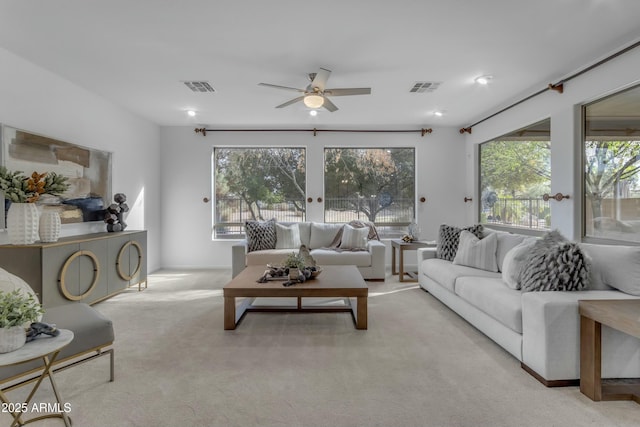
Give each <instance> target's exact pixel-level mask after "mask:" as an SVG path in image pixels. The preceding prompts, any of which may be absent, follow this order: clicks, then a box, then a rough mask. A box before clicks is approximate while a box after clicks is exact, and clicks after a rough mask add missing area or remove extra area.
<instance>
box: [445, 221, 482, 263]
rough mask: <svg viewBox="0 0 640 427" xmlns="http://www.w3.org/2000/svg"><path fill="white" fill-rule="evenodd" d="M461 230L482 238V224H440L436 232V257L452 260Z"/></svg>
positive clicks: (456, 249)
mask: <svg viewBox="0 0 640 427" xmlns="http://www.w3.org/2000/svg"><path fill="white" fill-rule="evenodd" d="M462 230H466V231H470V232H471V233H473V234H474V235H475V236H476V237H477V238H479V239H481V238H482V224H476V225H472V226H470V227H465V228H458V227H453V226H450V225H446V224H442V225H441V226H440V230H439V232H438V243H437V246H436V258H440V259H444V260H447V261H453V259H454V258H455V257H456V252H457V251H458V244H459V243H460V233H461V232H462Z"/></svg>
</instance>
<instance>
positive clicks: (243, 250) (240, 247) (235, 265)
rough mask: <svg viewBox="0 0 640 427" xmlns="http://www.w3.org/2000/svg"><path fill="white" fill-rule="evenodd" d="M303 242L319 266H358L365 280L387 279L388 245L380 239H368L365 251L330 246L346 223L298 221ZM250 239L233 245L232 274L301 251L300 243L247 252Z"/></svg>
mask: <svg viewBox="0 0 640 427" xmlns="http://www.w3.org/2000/svg"><path fill="white" fill-rule="evenodd" d="M285 224H287V225H293V226H297V227H298V229H299V233H300V242H301V244H303V245H306V246H307V247H308V248H309V249H310V251H311V256H312V257H313V258H314V259H315V261H316V263H317V264H318V265H319V266H323V265H355V266H357V267H358V270H360V273H361V274H362V277H363V278H364V279H366V280H384V278H385V248H386V246H385V244H384V243H382V242H380V241H379V240H375V239H373V240H368V241H366V243H365V249H366V250H348V249H347V250H340V249H339V248H336V249H337V250H336V249H332V248H329V247H330V246H331V244H332V243H334V239H335V237H336V235H337V234H338V232H339V231H340V230H341V229H342V228H343V226H344V224H330V223H319V222H301V223H296V224H290V223H285ZM247 248H248V245H247V240H246V239H245V240H242V241H240V242H237V243H235V244H234V245H233V246H232V255H231V256H232V274H233V277H235V276H236V275H238V274H239V273H240V272H241V271H242V270H244V268H245V267H246V266H247V265H264V266H266V265H267V264H280V263H282V261H283V260H284V259H285V258H286V257H287V255H289V254H290V253H291V252H298V250H299V247H298V246H297V245H295V246H292V247H289V248H283V249H266V250H257V251H252V252H248V251H247Z"/></svg>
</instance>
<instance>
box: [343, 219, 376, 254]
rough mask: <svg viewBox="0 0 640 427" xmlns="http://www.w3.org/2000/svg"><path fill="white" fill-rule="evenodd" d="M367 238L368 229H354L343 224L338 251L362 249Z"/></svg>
mask: <svg viewBox="0 0 640 427" xmlns="http://www.w3.org/2000/svg"><path fill="white" fill-rule="evenodd" d="M368 236H369V228H368V227H364V228H355V227H352V226H350V225H349V224H345V226H344V228H343V229H342V240H341V242H340V249H364V248H366V247H367V237H368Z"/></svg>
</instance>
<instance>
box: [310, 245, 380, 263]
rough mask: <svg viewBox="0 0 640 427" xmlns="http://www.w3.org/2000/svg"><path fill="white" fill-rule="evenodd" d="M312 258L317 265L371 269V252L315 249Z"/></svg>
mask: <svg viewBox="0 0 640 427" xmlns="http://www.w3.org/2000/svg"><path fill="white" fill-rule="evenodd" d="M311 256H312V257H313V259H315V260H316V264H318V265H319V266H323V265H355V266H357V267H369V266H370V265H371V252H369V251H358V252H338V251H334V250H331V249H313V250H312V251H311Z"/></svg>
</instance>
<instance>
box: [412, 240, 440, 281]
mask: <svg viewBox="0 0 640 427" xmlns="http://www.w3.org/2000/svg"><path fill="white" fill-rule="evenodd" d="M416 254H417V258H418V277H422V261H424V260H427V259H432V258H435V257H436V248H434V247H428V248H418V249H416Z"/></svg>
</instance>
